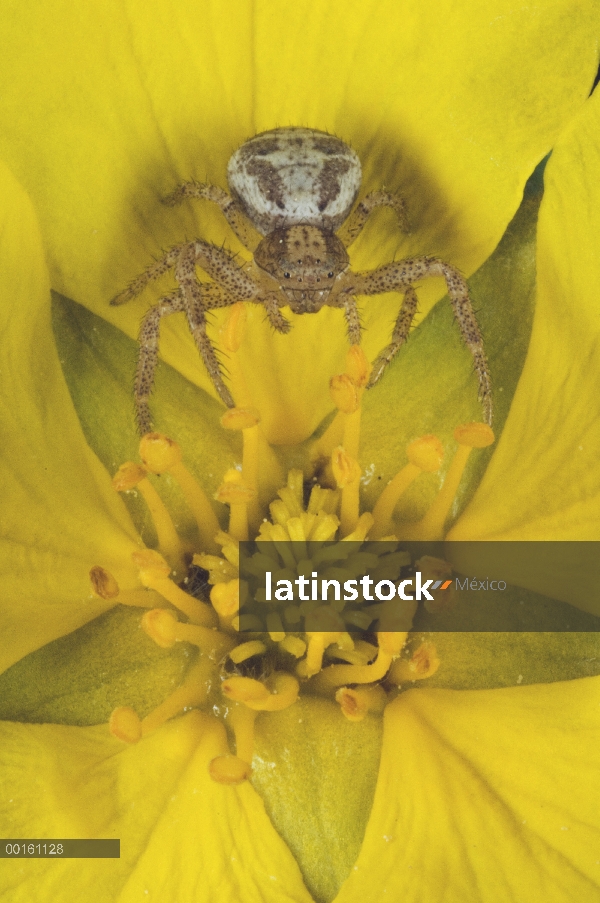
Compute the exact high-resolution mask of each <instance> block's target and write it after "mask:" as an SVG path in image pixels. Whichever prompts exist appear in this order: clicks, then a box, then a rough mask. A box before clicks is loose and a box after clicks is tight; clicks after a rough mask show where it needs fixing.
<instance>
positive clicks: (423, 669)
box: [388, 642, 440, 684]
mask: <svg viewBox="0 0 600 903" xmlns="http://www.w3.org/2000/svg"><path fill="white" fill-rule="evenodd" d="M439 667H440V659H439V656H438V654H437V649H436V648H435V645H434V644H433V643H431V642H424V643H421V645H420V646H419V648H418V649H416V650H415V652H414V653H413V654H412V656H411V658H409V659H404V658H401V659H398V660H397V661H395V662H394V664H393V665H392V667H391V668H390V673H389V675H388V678H389V680H390V681H391V682H392V683H394V684H401V683H404V682H405V681H408V680H425V679H426V678H427V677H431V676H432V674H435V672H436V671H437V670H438V668H439Z"/></svg>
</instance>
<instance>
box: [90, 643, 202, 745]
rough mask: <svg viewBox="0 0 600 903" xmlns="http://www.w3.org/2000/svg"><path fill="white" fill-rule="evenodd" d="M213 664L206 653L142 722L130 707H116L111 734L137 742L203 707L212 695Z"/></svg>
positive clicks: (128, 741)
mask: <svg viewBox="0 0 600 903" xmlns="http://www.w3.org/2000/svg"><path fill="white" fill-rule="evenodd" d="M213 667H214V664H213V663H212V662H211V661H210V660H209V659H207V658H205V657H204V656H202V657H201V658H200V660H199V661H198V662H197V663H196V664H195V665H192V667H191V668H190V669H189V671H188V673H187V675H186V678H185V681H184V683H183V684H182V685H181V686H180V687H178V688H177V689H176V690H175V691H174V692H173V693H172V694H171V695H170V696H169V697H168V698H167V699H165V700H164V702H162V703H161V704H160V705H159V706H158V707H157V708H156V709H154V710H153V711H152V712H150V714H149V715H146V717H145V718H143V719H142V720H141V721H140V718H139V716H138V715H137V713H136V712H135V710H134V709H132V708H131V707H130V706H120V707H119V708H116V709H115V710H114V711H113V713H112V714H111V716H110V720H109V722H108V729H109V731H110V733H111V734H112V735H113V737H117V738H118V739H119V740H122V741H123V742H124V743H137V742H138V741H139V740H141V739H142V737H146V736H148V734H149V733H151V732H152V731H154V730H156V728H158V727H160V726H161V725H162V724H164V723H165V722H166V721H169V720H170V719H171V718H173V717H174V716H175V715H179V713H180V712H183V711H184V710H186V709H188V708H194V707H197V706H201V705H202V704H203V703H205V702H206V698H207V696H208V690H209V687H210V679H211V669H212V668H213Z"/></svg>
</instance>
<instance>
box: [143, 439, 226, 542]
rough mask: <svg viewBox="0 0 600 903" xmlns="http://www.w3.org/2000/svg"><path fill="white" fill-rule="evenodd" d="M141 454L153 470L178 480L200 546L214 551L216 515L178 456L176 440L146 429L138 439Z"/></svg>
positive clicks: (216, 531)
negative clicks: (192, 518)
mask: <svg viewBox="0 0 600 903" xmlns="http://www.w3.org/2000/svg"><path fill="white" fill-rule="evenodd" d="M140 457H141V459H142V461H143V462H144V464H145V466H146V467H147V469H148V470H149V471H151V472H152V473H156V474H161V473H167V472H168V473H170V474H171V476H172V477H173V478H174V479H175V480H176V481H177V483H179V486H180V487H181V490H182V492H183V495H184V497H185V500H186V502H187V504H188V505H189V507H190V510H191V512H192V514H193V515H194V519H195V521H196V524H197V526H198V533H199V534H200V542H201V544H202V547H203V548H204V549H206V550H210V551H216V544H215V540H214V537H215V534H216V533H218V531H219V530H220V527H219V522H218V520H217V516H216V514H215V512H214V511H213V508H212V505H211V504H210V502H209V500H208V498H207V497H206V493H205V492H204V490H203V489H202V487H201V486H200V484H199V483H198V481H197V480H196V478H195V477H194V476H193V475H192V474H191V473H190V471H189V470H188V469H187V467H186V466H185V464H184V463H183V461H182V460H181V449H180V447H179V445H178V444H177V442H174V441H173V440H172V439H169V437H168V436H165V435H163V434H162V433H147V434H146V435H145V436H144V437H143V438H142V440H141V442H140ZM141 485H142V484H140V488H141ZM148 485H150V484H148ZM147 501H148V500H147ZM148 504H150V503H149V502H148Z"/></svg>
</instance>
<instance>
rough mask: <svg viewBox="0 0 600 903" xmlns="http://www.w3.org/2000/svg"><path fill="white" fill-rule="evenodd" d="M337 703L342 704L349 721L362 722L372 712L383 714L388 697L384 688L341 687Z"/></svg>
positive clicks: (337, 693) (376, 686)
mask: <svg viewBox="0 0 600 903" xmlns="http://www.w3.org/2000/svg"><path fill="white" fill-rule="evenodd" d="M335 701H336V702H338V703H339V704H340V707H341V709H342V712H343V714H344V715H345V716H346V718H347V719H348V721H362V720H363V718H364V717H365V715H366V714H367V713H368V712H370V711H375V712H382V711H383V709H384V707H385V703H386V695H385V691H384V689H383V687H380V686H379V685H375V686H374V687H358V688H356V689H351V688H350V687H340V689H339V690H338V691H337V692H336V694H335Z"/></svg>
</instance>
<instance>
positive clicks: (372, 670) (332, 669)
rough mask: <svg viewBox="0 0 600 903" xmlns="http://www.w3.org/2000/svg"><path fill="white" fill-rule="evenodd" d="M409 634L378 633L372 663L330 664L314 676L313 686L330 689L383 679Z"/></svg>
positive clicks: (319, 688)
mask: <svg viewBox="0 0 600 903" xmlns="http://www.w3.org/2000/svg"><path fill="white" fill-rule="evenodd" d="M407 636H408V634H407V633H399V632H398V633H396V632H393V633H390V632H387V631H384V632H382V633H378V634H377V642H378V644H379V650H378V652H377V658H376V659H375V661H374V662H373V663H372V664H370V665H330V666H329V667H328V668H325V669H324V670H323V671H321V672H320V673H319V674H317V675H316V677H314V678H313V680H312V686H314V687H315V689H318V690H329V689H331V688H333V687H343V686H344V685H345V684H370V683H375V681H378V680H382V679H383V678H384V677H385V675H386V674H387V672H388V670H389V667H390V665H391V664H392V660H393V659H394V658H395V656H396V655H398V653H399V652H400V650H401V649H402V647H403V646H404V644H405V643H406V638H407Z"/></svg>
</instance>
